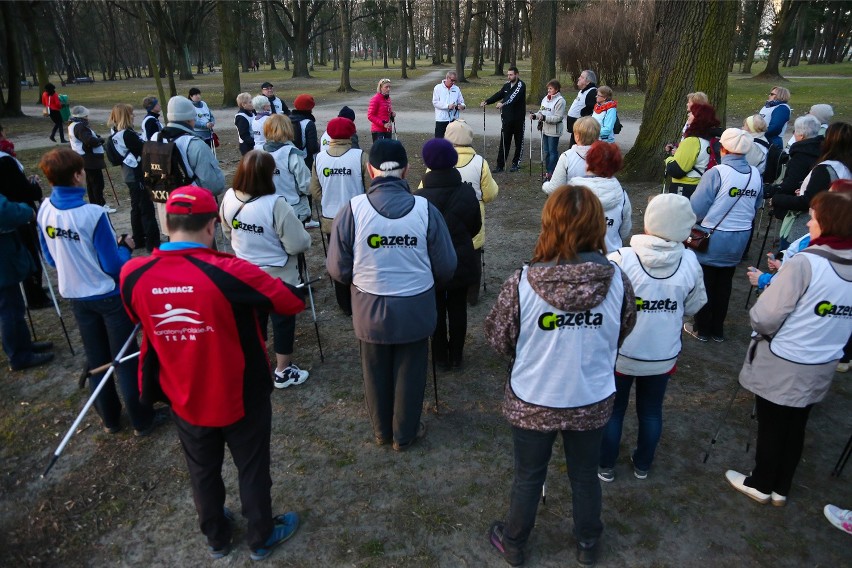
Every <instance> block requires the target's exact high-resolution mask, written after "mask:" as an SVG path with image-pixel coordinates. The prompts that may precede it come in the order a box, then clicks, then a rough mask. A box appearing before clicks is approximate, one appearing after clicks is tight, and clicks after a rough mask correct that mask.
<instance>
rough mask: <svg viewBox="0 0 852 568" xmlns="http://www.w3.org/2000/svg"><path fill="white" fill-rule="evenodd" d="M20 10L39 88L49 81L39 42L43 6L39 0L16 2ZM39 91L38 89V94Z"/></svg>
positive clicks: (42, 50) (38, 102)
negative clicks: (39, 23) (39, 25)
mask: <svg viewBox="0 0 852 568" xmlns="http://www.w3.org/2000/svg"><path fill="white" fill-rule="evenodd" d="M18 7H19V9H20V10H21V12H22V19H23V20H24V25H25V26H26V28H27V40H28V41H29V44H30V51H31V53H32V58H33V67H35V70H36V83H37V84H38V86H39V88H44V85H45V84H46V83H47V82H48V81H49V79H48V73H47V64H46V62H45V57H44V47H43V46H42V43H41V33H42V30H40V29H39V27H38V22H43V21H44V16H43V14H42V13H41V12H42V10H43V6H42V5H41V2H21V3H20V4H18ZM40 93H41V91H39V94H40ZM37 104H41V99H38V100H37Z"/></svg>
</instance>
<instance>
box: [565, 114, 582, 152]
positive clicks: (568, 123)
mask: <svg viewBox="0 0 852 568" xmlns="http://www.w3.org/2000/svg"><path fill="white" fill-rule="evenodd" d="M577 120H579V119H577V118H574V117H573V116H566V117H565V130H567V131H568V149H569V150H570V149H571V146H573V145H574V144H576V143H577V141H576V140H574V123H575V122H577Z"/></svg>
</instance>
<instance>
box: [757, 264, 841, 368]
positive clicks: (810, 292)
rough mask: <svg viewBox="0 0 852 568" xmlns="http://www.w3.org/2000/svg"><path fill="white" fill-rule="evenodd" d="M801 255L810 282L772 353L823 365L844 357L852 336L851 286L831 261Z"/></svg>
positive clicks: (774, 340) (771, 344)
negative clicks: (807, 266) (806, 266)
mask: <svg viewBox="0 0 852 568" xmlns="http://www.w3.org/2000/svg"><path fill="white" fill-rule="evenodd" d="M802 253H803V254H802V256H803V257H804V258H807V259H808V262H809V263H810V265H811V282H810V284H809V285H808V289H807V290H805V293H804V294H802V297H801V298H799V302H798V303H797V304H796V307H795V308H794V309H793V312H792V313H791V314H790V315H788V316H787V319H786V320H784V323H783V324H782V325H781V329H779V330H778V332H777V333H776V334H775V337H773V338H772V342H771V343H770V344H769V350H770V351H772V353H773V354H775V355H776V356H777V357H781V358H782V359H786V360H787V361H792V362H793V363H799V364H801V365H823V364H825V363H829V362H831V361H837V360H839V359H840V358H841V357H842V356H843V346H844V345H846V341H847V340H848V339H849V334H850V333H852V282H849V281H848V280H844V279H843V278H841V277H840V275H838V274H837V272H836V271H835V270H834V267H833V266H831V262H829V260H828V259H826V258H822V257H821V256H817V255H816V254H811V253H808V249H805V250H803V251H802Z"/></svg>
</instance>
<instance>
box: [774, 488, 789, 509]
mask: <svg viewBox="0 0 852 568" xmlns="http://www.w3.org/2000/svg"><path fill="white" fill-rule="evenodd" d="M771 497H772V504H773V505H774V506H776V507H783V506H785V505H786V504H787V496H786V495H781V494H780V493H775V492H774V491H773V492H772V495H771Z"/></svg>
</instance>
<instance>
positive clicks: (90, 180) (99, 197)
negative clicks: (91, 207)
mask: <svg viewBox="0 0 852 568" xmlns="http://www.w3.org/2000/svg"><path fill="white" fill-rule="evenodd" d="M86 193H87V194H88V196H89V203H93V204H95V205H106V199H104V171H103V170H102V169H94V170H89V169H87V170H86Z"/></svg>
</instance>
